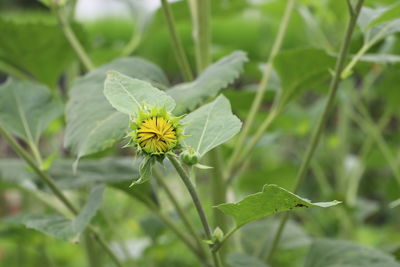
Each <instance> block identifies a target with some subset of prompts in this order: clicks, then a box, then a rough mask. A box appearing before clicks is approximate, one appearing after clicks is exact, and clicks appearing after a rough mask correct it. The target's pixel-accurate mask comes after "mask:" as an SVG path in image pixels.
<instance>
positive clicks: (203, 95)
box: [167, 51, 248, 114]
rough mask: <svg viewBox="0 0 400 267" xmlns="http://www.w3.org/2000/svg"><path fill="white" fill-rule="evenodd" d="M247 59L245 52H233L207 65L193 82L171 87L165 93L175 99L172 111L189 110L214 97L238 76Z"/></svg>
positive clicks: (181, 111)
mask: <svg viewBox="0 0 400 267" xmlns="http://www.w3.org/2000/svg"><path fill="white" fill-rule="evenodd" d="M247 60H248V59H247V56H246V53H244V52H242V51H236V52H233V53H232V54H230V55H228V56H226V57H224V58H222V59H220V60H219V61H217V62H215V63H214V64H212V65H211V66H209V67H208V68H207V69H206V70H205V71H204V72H202V73H201V74H200V75H199V77H198V78H197V79H196V80H194V81H193V82H189V83H183V84H178V85H176V86H174V87H172V88H171V89H170V90H168V91H167V93H168V94H169V95H170V96H172V97H173V98H174V99H175V101H176V104H177V107H176V109H175V111H174V113H175V114H182V113H184V112H186V111H191V110H193V109H195V108H196V107H197V106H199V105H200V104H202V103H204V101H205V100H207V99H208V98H213V97H215V96H216V95H217V94H218V92H219V91H220V90H221V89H223V88H225V87H227V86H228V85H229V84H230V83H232V82H233V81H234V80H235V79H237V78H238V77H239V75H240V73H241V72H242V71H243V65H244V63H245V62H246V61H247Z"/></svg>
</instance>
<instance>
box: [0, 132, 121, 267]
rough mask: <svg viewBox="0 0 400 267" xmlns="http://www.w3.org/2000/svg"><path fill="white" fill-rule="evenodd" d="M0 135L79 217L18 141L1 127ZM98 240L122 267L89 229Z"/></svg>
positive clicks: (72, 206)
mask: <svg viewBox="0 0 400 267" xmlns="http://www.w3.org/2000/svg"><path fill="white" fill-rule="evenodd" d="M0 134H1V135H2V136H3V137H4V139H6V141H7V142H8V143H9V144H10V146H11V147H12V148H13V149H14V151H15V152H16V153H17V154H18V155H19V156H20V157H22V158H23V159H24V160H25V161H26V163H28V165H29V166H30V167H31V168H32V169H33V171H34V172H35V173H36V174H37V175H38V176H39V178H40V179H42V181H43V182H44V183H45V184H46V185H47V186H48V187H49V188H50V190H51V191H52V192H53V194H54V195H55V196H56V197H57V198H58V199H59V200H60V201H61V202H62V203H63V204H64V205H65V206H66V207H67V208H68V209H69V211H70V212H72V213H73V214H74V215H78V210H77V209H76V208H75V206H74V205H73V204H72V203H71V202H70V201H69V200H68V199H67V198H66V197H65V195H64V194H63V192H62V191H61V190H60V189H59V188H58V187H57V185H56V184H55V183H54V182H53V180H52V179H51V178H50V176H49V175H48V174H47V173H45V172H43V171H42V170H41V169H40V168H39V167H38V166H37V165H36V164H35V162H34V160H33V159H32V158H31V157H30V155H29V154H28V153H27V152H26V151H25V150H24V149H23V148H22V147H21V146H20V145H19V144H18V143H17V141H16V140H15V139H14V138H13V137H12V136H11V135H10V134H9V133H8V132H7V131H6V130H5V129H3V128H2V127H1V126H0ZM88 229H89V230H90V231H91V232H92V234H93V235H94V237H96V240H98V242H99V244H100V245H101V246H102V247H103V249H105V250H106V252H107V253H108V255H109V256H110V257H111V258H112V259H113V261H114V263H115V264H116V265H117V266H119V267H122V266H123V265H122V263H121V262H120V261H119V260H118V258H117V256H116V255H115V254H114V252H113V251H112V250H111V249H110V248H109V247H108V245H107V244H106V243H105V242H104V240H102V239H101V237H100V235H99V234H98V233H97V232H95V231H94V228H92V227H90V226H89V228H88Z"/></svg>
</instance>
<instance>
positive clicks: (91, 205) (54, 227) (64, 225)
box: [9, 185, 104, 241]
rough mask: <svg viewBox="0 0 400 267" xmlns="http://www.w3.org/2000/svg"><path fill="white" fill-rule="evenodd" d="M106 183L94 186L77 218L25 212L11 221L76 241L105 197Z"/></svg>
mask: <svg viewBox="0 0 400 267" xmlns="http://www.w3.org/2000/svg"><path fill="white" fill-rule="evenodd" d="M103 191H104V185H98V186H96V187H94V188H93V189H92V190H91V192H90V195H89V198H88V200H87V202H86V203H85V205H84V206H83V208H82V210H81V212H80V213H79V215H78V216H76V218H75V219H73V220H71V219H67V218H65V217H63V216H61V215H45V214H25V215H21V216H17V217H14V218H10V219H9V221H10V222H14V223H21V224H23V225H25V226H26V227H27V228H31V229H35V230H38V231H40V232H42V233H44V234H47V235H50V236H53V237H55V238H58V239H62V240H67V241H75V240H76V239H77V238H78V237H79V235H80V234H81V233H82V232H83V231H84V230H85V228H86V226H87V225H88V224H89V223H90V221H91V220H92V218H93V217H94V215H96V213H97V210H98V209H99V208H100V205H101V202H102V198H103Z"/></svg>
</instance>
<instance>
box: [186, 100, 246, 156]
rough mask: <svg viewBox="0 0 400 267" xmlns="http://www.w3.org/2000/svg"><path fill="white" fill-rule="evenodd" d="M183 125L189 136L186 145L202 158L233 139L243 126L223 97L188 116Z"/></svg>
mask: <svg viewBox="0 0 400 267" xmlns="http://www.w3.org/2000/svg"><path fill="white" fill-rule="evenodd" d="M182 123H183V124H184V125H185V134H186V135H188V137H187V138H185V139H184V142H185V144H186V145H187V146H190V147H192V148H194V149H195V150H196V151H197V152H198V153H199V154H200V156H203V155H204V154H206V153H207V152H208V151H210V150H211V149H213V148H214V147H216V146H218V145H220V144H222V143H224V142H226V141H228V140H229V139H231V138H232V137H233V136H234V135H235V134H237V133H238V132H239V130H240V127H241V126H242V123H241V121H240V120H239V119H238V118H237V117H236V116H235V115H233V114H232V111H231V105H230V103H229V100H228V99H226V98H225V96H223V95H220V96H219V97H217V98H216V99H215V100H214V101H212V102H211V103H209V104H207V105H204V106H202V107H200V108H199V109H197V110H195V111H193V112H192V113H190V114H189V115H187V116H186V117H185V118H184V119H183V120H182Z"/></svg>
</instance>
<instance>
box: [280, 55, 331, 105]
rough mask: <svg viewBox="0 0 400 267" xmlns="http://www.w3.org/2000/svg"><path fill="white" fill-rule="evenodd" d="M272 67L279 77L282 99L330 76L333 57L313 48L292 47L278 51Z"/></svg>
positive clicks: (288, 98) (286, 99) (288, 97)
mask: <svg viewBox="0 0 400 267" xmlns="http://www.w3.org/2000/svg"><path fill="white" fill-rule="evenodd" d="M273 64H274V68H275V70H276V71H277V72H278V75H279V77H280V79H281V86H282V90H283V96H282V98H283V99H284V101H286V102H287V101H288V100H290V99H291V98H292V97H294V96H295V95H298V94H299V93H300V92H301V91H303V90H304V89H307V88H311V87H312V86H313V85H315V84H317V83H320V82H323V81H325V80H327V79H328V78H329V77H330V74H329V69H330V68H333V66H334V64H335V59H334V57H331V56H329V55H328V54H326V52H325V51H323V50H319V49H314V48H301V49H292V50H288V51H283V52H280V53H279V54H278V55H277V56H276V57H275V58H274V62H273Z"/></svg>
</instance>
